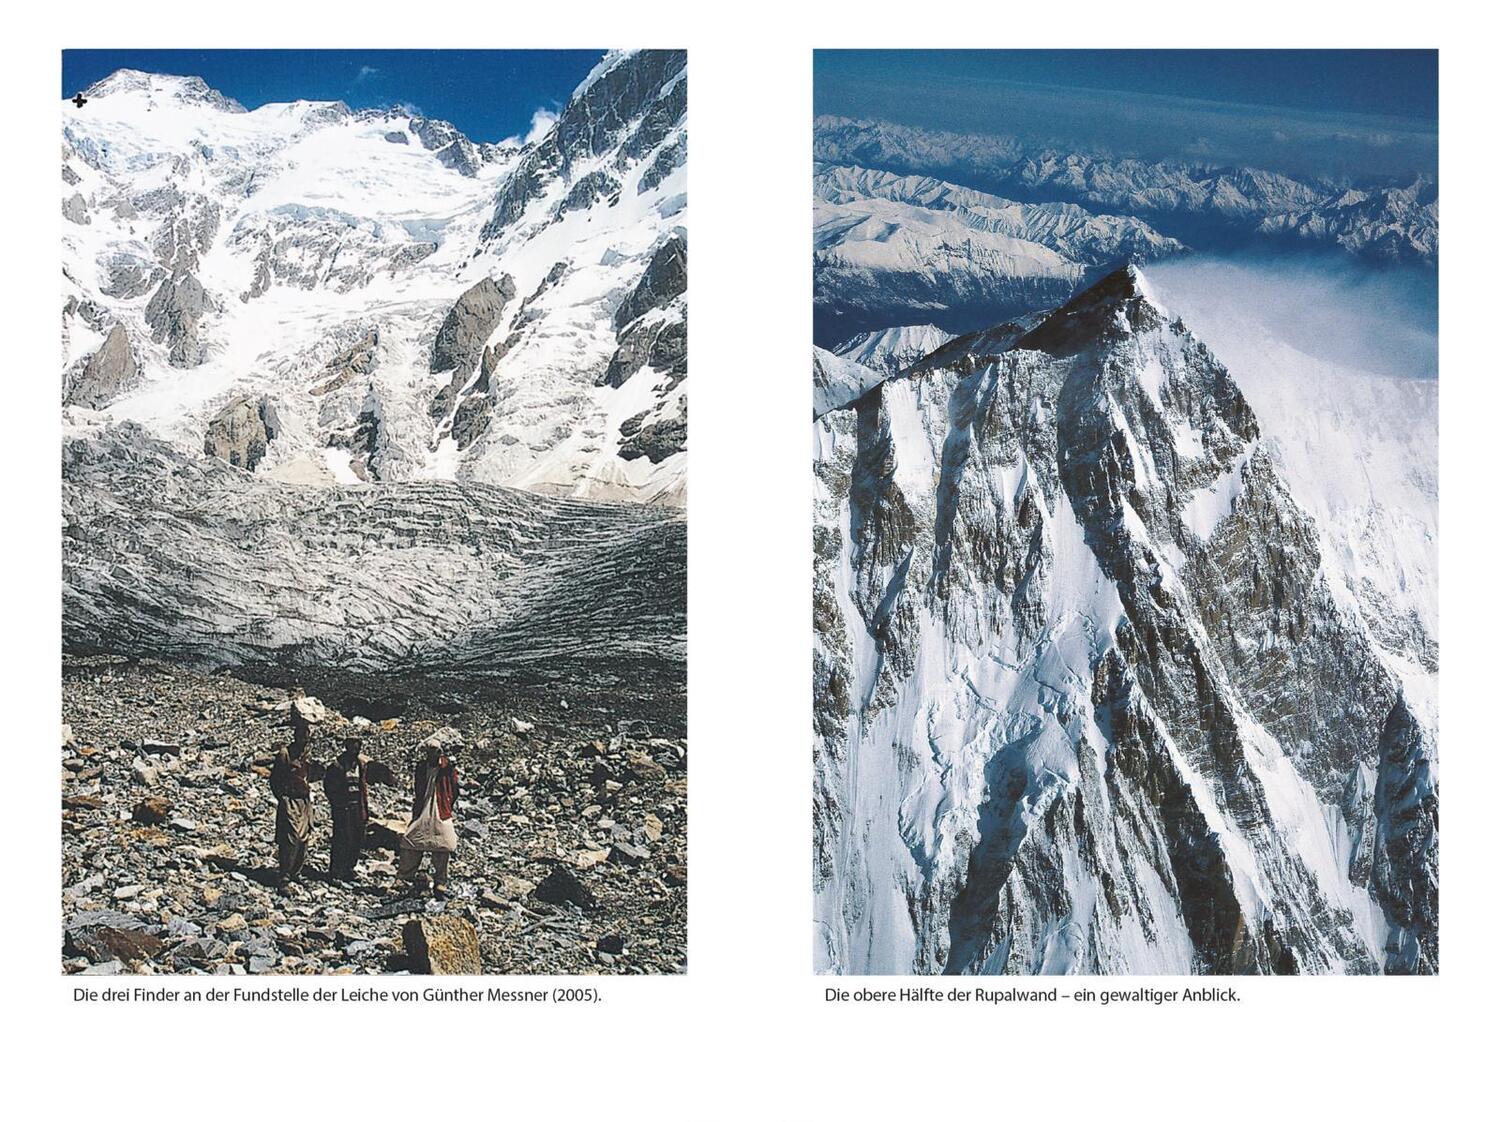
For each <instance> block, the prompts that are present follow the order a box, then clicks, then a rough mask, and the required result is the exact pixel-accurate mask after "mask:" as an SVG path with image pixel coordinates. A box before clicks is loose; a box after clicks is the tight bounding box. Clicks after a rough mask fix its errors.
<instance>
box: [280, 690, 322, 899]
mask: <svg viewBox="0 0 1500 1122" xmlns="http://www.w3.org/2000/svg"><path fill="white" fill-rule="evenodd" d="M290 719H291V726H292V742H291V744H289V745H286V746H283V747H282V749H281V751H279V752H277V753H276V761H275V763H273V764H272V765H271V794H273V795H275V796H276V866H277V873H278V877H277V883H278V885H279V887H280V888H281V889H282V891H286V889H287V888H288V886H290V885H291V883H292V882H293V881H294V880H296V879H297V877H298V876H299V875H300V874H301V872H302V865H303V863H304V862H305V861H306V860H307V842H308V839H309V838H310V837H311V836H312V788H311V786H310V784H309V780H310V778H312V768H313V763H312V759H311V757H310V756H309V755H308V751H307V748H308V744H309V743H311V740H312V726H311V725H310V724H309V723H308V721H307V719H306V718H305V717H304V716H303V715H302V714H301V712H299V711H298V709H297V707H296V706H295V705H294V706H293V707H292V711H291V718H290Z"/></svg>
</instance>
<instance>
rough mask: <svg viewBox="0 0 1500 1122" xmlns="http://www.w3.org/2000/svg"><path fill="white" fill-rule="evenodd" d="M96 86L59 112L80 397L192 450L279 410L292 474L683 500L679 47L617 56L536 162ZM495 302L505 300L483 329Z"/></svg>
mask: <svg viewBox="0 0 1500 1122" xmlns="http://www.w3.org/2000/svg"><path fill="white" fill-rule="evenodd" d="M85 94H86V96H87V98H88V101H87V104H86V105H84V106H83V107H82V108H78V107H75V106H74V105H73V104H71V103H70V102H65V103H64V104H63V106H62V111H63V117H64V128H63V168H62V175H63V180H64V183H63V216H64V219H65V222H64V294H63V295H64V315H63V349H64V362H63V391H64V400H65V402H66V403H68V404H75V405H81V406H87V407H91V408H98V409H102V410H103V411H104V412H105V413H106V414H107V415H108V416H109V417H111V418H113V419H115V420H118V421H127V420H128V421H136V422H138V423H140V424H141V425H143V426H144V427H145V428H146V429H147V430H148V431H149V432H151V433H153V434H154V435H157V436H160V437H162V438H164V439H166V440H168V441H169V442H170V443H172V444H173V445H174V446H176V447H177V448H179V449H180V450H183V451H185V452H191V453H194V454H196V453H198V452H200V451H201V449H202V448H203V447H204V445H205V437H206V435H207V434H208V433H209V431H210V429H211V428H212V427H213V426H214V424H215V422H216V421H217V420H218V419H219V418H220V417H221V416H223V415H225V414H227V413H230V412H232V411H234V410H236V409H237V408H239V407H240V403H241V402H242V401H244V400H250V401H254V402H260V401H265V402H268V403H269V404H270V406H271V407H272V408H273V409H274V411H275V413H276V415H277V416H278V417H279V419H280V422H281V424H280V430H279V432H278V434H277V435H276V436H275V437H274V438H273V439H271V440H270V441H269V443H268V444H267V447H266V449H265V453H264V455H263V456H262V457H261V458H260V459H259V460H258V463H257V466H256V468H255V470H256V472H257V474H263V475H268V476H271V477H273V478H277V479H284V480H292V481H297V482H303V483H315V484H321V485H331V484H334V483H348V482H350V481H358V480H360V479H368V480H371V481H385V482H399V481H408V480H418V479H456V480H461V481H472V482H486V483H500V484H508V485H512V486H520V487H524V488H527V489H530V490H534V491H538V492H545V493H551V494H558V495H568V496H574V497H581V498H594V499H607V500H626V501H638V502H653V503H662V504H668V505H678V504H680V503H682V502H683V501H684V498H685V478H686V475H685V472H686V409H687V404H686V392H687V390H686V378H685V376H686V195H685V166H684V165H685V154H686V73H685V58H684V56H683V54H682V52H675V51H640V52H615V53H611V54H610V55H609V56H606V58H604V59H603V60H601V62H600V64H599V66H598V67H596V68H595V71H594V73H593V74H591V75H590V77H589V78H588V79H586V80H585V82H583V83H581V84H580V86H579V89H578V91H577V93H575V95H574V97H573V98H572V100H570V102H569V104H568V105H567V106H565V107H564V109H563V111H562V113H561V114H560V116H559V119H558V120H557V122H555V124H554V126H553V128H552V129H551V130H550V132H549V133H548V134H547V135H546V136H544V137H543V138H541V139H540V140H539V141H537V142H536V143H535V144H533V145H529V146H516V145H513V144H499V145H496V144H484V143H475V142H473V141H471V140H470V139H469V138H467V137H465V136H463V135H462V133H460V132H459V131H458V130H457V129H455V128H454V127H453V126H452V125H450V124H448V123H446V122H443V121H435V120H431V119H425V118H421V117H414V116H412V115H411V114H409V113H407V112H405V111H403V110H399V109H392V110H388V111H385V110H380V111H376V110H361V111H351V110H350V109H349V108H348V107H347V106H345V105H344V104H342V103H340V102H293V103H288V104H271V105H264V106H261V107H259V108H257V109H255V110H252V111H249V112H246V111H245V110H244V108H243V107H242V106H239V105H238V104H236V103H234V102H232V101H231V100H230V99H228V98H224V97H223V96H222V95H220V94H218V93H217V92H215V91H213V90H211V89H209V88H208V87H207V86H206V85H205V84H204V83H203V82H202V81H201V80H200V79H196V78H181V77H172V76H165V75H150V74H143V73H141V72H138V71H120V72H118V73H116V74H114V75H112V76H111V77H109V78H107V79H105V80H104V81H102V82H100V83H97V84H96V85H95V86H94V87H92V88H91V89H90V90H88V91H85ZM669 246H670V247H674V248H672V249H668V248H667V247H669ZM664 255H665V256H666V257H669V258H671V260H672V262H673V264H674V266H675V267H672V268H664V267H662V266H660V265H659V264H657V263H658V262H659V261H660V260H661V259H662V258H663V256H664ZM653 265H656V270H655V275H652V274H653ZM485 284H489V285H493V286H495V287H496V288H497V289H500V290H504V289H507V288H508V289H510V290H511V291H512V295H509V296H507V297H506V298H505V299H504V300H503V301H494V302H493V303H494V304H495V306H493V307H489V306H487V307H485V308H484V309H482V310H481V311H479V312H475V310H474V309H472V308H471V307H470V306H469V305H470V304H473V303H475V302H476V299H477V298H471V299H469V300H468V303H466V302H465V301H466V294H469V293H472V292H474V290H475V289H476V288H480V291H481V292H483V291H486V290H485V289H484V288H483V287H482V286H484V285H485ZM642 292H644V293H645V297H644V298H642V296H641V293H642ZM627 304H629V305H630V306H631V307H633V308H634V309H635V312H636V314H635V317H634V319H633V320H632V321H631V322H630V323H617V322H616V320H617V310H618V309H619V308H620V307H622V306H624V305H627ZM455 317H456V318H457V319H459V320H461V321H462V322H463V325H464V328H465V330H466V331H467V332H468V334H469V335H470V336H472V338H469V339H467V340H466V343H467V344H468V345H467V346H466V347H464V348H462V349H461V354H460V356H459V358H460V359H461V361H456V362H453V363H448V364H446V365H445V364H444V363H443V362H440V361H439V359H440V356H439V355H438V354H437V353H436V350H441V349H442V348H443V346H444V345H445V344H444V343H443V342H441V341H440V340H439V336H440V334H441V333H442V330H443V325H444V324H445V323H447V322H449V321H450V320H452V319H454V318H455ZM636 321H642V322H640V323H637V322H636ZM632 327H634V328H635V330H634V332H633V333H632V332H631V331H630V329H631V328H632ZM627 334H629V335H630V338H626V337H625V336H626V335H627ZM106 344H108V346H106ZM627 344H629V345H627ZM622 351H623V352H624V353H621V352H622ZM642 432H645V433H646V434H647V435H646V436H645V437H642V436H641V433H642Z"/></svg>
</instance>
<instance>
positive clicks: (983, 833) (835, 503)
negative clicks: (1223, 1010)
mask: <svg viewBox="0 0 1500 1122" xmlns="http://www.w3.org/2000/svg"><path fill="white" fill-rule="evenodd" d="M1012 334H1013V333H1012ZM971 342H973V343H975V346H974V348H973V349H966V348H965V346H964V345H963V343H964V341H963V340H957V341H955V343H954V344H949V345H948V346H947V347H945V348H943V349H942V350H941V351H940V352H938V353H937V354H935V355H934V356H932V357H931V358H930V359H928V360H927V361H925V362H923V363H919V364H917V365H916V366H914V367H912V368H911V369H909V370H908V371H906V372H905V373H903V374H900V375H897V376H895V377H892V378H888V379H886V380H884V381H882V382H880V383H879V384H877V385H875V386H874V387H873V388H871V389H870V390H868V391H867V392H866V393H865V394H864V395H863V396H862V397H860V398H859V399H858V400H857V401H855V402H854V403H853V404H852V405H851V406H849V407H847V408H843V409H834V410H832V411H830V412H829V413H827V414H825V415H824V416H823V417H822V418H821V419H820V420H819V422H818V425H817V431H818V440H819V449H820V452H819V457H818V461H817V465H816V474H817V482H818V507H817V509H818V517H817V522H816V531H815V535H814V559H815V571H814V575H815V583H814V590H815V591H814V618H815V625H816V635H817V645H816V654H815V660H814V681H815V697H816V711H815V729H816V731H817V734H818V746H817V752H816V773H817V785H816V789H815V814H814V821H815V830H816V838H817V858H816V863H815V873H816V883H817V885H818V895H819V905H818V914H819V917H820V920H821V921H822V925H823V927H822V929H823V930H824V931H825V940H826V941H825V943H824V946H823V950H822V954H823V959H824V966H825V967H826V968H828V969H833V970H849V971H854V972H867V971H874V972H885V971H895V972H919V973H920V972H930V973H937V972H948V973H978V972H984V973H999V972H1010V973H1038V972H1057V971H1065V970H1066V971H1072V972H1079V973H1115V972H1136V973H1143V972H1149V973H1215V974H1234V973H1292V972H1298V973H1301V972H1307V973H1326V972H1337V971H1347V972H1379V971H1388V972H1407V971H1423V970H1435V969H1436V908H1437V880H1436V853H1437V838H1436V832H1437V818H1436V800H1437V790H1436V780H1435V776H1434V775H1433V774H1432V770H1433V769H1432V768H1431V766H1430V761H1431V758H1432V756H1431V752H1432V749H1431V742H1430V739H1429V734H1428V733H1427V731H1426V730H1425V729H1424V728H1423V726H1422V724H1421V722H1420V721H1419V720H1418V719H1417V718H1416V717H1415V716H1414V715H1413V713H1412V711H1411V710H1410V709H1409V708H1408V707H1407V705H1406V703H1405V701H1404V699H1403V696H1402V685H1401V682H1400V681H1399V680H1398V679H1397V678H1396V677H1395V676H1394V674H1393V673H1392V672H1391V671H1390V670H1389V669H1387V668H1386V666H1385V664H1384V663H1383V662H1382V660H1381V659H1380V657H1379V655H1378V652H1377V649H1376V644H1375V642H1374V640H1373V638H1372V636H1371V633H1370V632H1369V630H1368V629H1367V628H1366V627H1365V625H1364V624H1363V623H1362V622H1361V620H1360V619H1359V618H1358V616H1357V615H1354V614H1352V613H1349V612H1347V611H1345V610H1343V609H1342V608H1341V607H1340V603H1339V601H1338V599H1337V597H1336V596H1335V595H1334V592H1333V590H1332V589H1330V587H1329V586H1328V585H1327V583H1326V581H1325V578H1324V576H1323V567H1322V564H1321V558H1320V556H1319V552H1318V536H1317V532H1316V527H1315V526H1313V525H1312V524H1311V522H1310V520H1309V518H1308V516H1307V515H1305V514H1304V513H1303V512H1302V510H1301V509H1300V508H1299V507H1298V506H1297V504H1296V503H1295V502H1293V501H1292V499H1291V496H1290V494H1289V493H1288V491H1287V489H1286V487H1285V485H1284V484H1283V483H1282V481H1281V480H1280V478H1279V477H1278V475H1277V472H1276V469H1275V467H1274V465H1273V463H1272V461H1271V458H1270V456H1269V454H1268V453H1267V451H1266V450H1265V448H1264V447H1263V445H1262V443H1261V434H1260V430H1259V425H1258V423H1257V420H1256V418H1255V416H1254V414H1253V412H1252V411H1251V410H1250V408H1249V406H1248V404H1247V403H1246V402H1245V400H1244V398H1243V396H1242V395H1241V394H1240V392H1239V389H1238V387H1237V386H1236V385H1235V383H1234V381H1233V379H1232V378H1231V377H1230V374H1229V372H1228V371H1227V370H1226V369H1225V368H1224V367H1223V366H1222V365H1221V364H1220V363H1219V362H1218V361H1217V360H1216V359H1215V358H1214V356H1213V355H1212V354H1211V353H1209V352H1208V350H1207V349H1206V348H1205V347H1203V345H1202V344H1201V343H1200V342H1198V340H1196V339H1195V338H1194V337H1193V336H1192V335H1191V334H1190V333H1189V332H1188V330H1187V329H1186V327H1185V326H1184V325H1183V324H1182V323H1180V322H1174V321H1170V320H1169V319H1168V317H1166V316H1165V315H1164V314H1163V313H1162V312H1161V311H1160V310H1159V309H1158V308H1157V307H1156V306H1155V305H1153V304H1152V303H1151V302H1150V301H1149V300H1148V299H1147V298H1146V297H1145V295H1144V294H1143V292H1142V291H1141V288H1140V282H1139V278H1138V277H1137V275H1136V274H1135V273H1134V272H1133V271H1130V270H1122V271H1121V272H1119V273H1117V274H1113V275H1111V276H1110V277H1107V278H1106V279H1104V280H1103V281H1101V282H1100V283H1099V284H1098V285H1096V286H1095V287H1094V288H1092V289H1090V290H1088V291H1086V292H1084V293H1082V294H1081V295H1079V296H1078V297H1076V298H1075V299H1073V300H1072V301H1070V302H1069V303H1068V304H1067V305H1065V306H1064V307H1063V308H1061V309H1059V310H1058V311H1057V312H1055V313H1053V314H1052V315H1051V316H1049V317H1047V318H1046V319H1045V320H1044V321H1043V322H1042V323H1041V324H1040V325H1038V326H1035V327H1034V328H1032V329H1031V330H1029V331H1026V332H1025V333H1023V334H1022V335H1021V336H1020V338H1019V339H1017V340H1016V341H1014V343H1013V344H1012V345H1011V346H1010V347H1009V348H1008V349H1003V350H1000V351H998V352H997V351H995V350H994V349H992V348H991V347H989V346H987V345H984V342H985V341H984V339H982V338H975V339H973V340H971ZM846 573H847V574H849V575H848V576H847V577H846V576H845V575H844V574H846ZM892 807H900V808H901V809H900V812H899V815H898V814H896V813H894V812H893V811H892V810H891V809H890V808H892ZM893 900H894V901H895V903H894V905H893V904H892V901H893Z"/></svg>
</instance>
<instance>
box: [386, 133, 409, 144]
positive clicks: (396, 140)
mask: <svg viewBox="0 0 1500 1122" xmlns="http://www.w3.org/2000/svg"><path fill="white" fill-rule="evenodd" d="M385 139H386V140H387V141H389V142H390V143H391V144H410V143H411V140H410V139H409V138H408V137H407V135H406V134H405V133H404V132H388V133H386V134H385Z"/></svg>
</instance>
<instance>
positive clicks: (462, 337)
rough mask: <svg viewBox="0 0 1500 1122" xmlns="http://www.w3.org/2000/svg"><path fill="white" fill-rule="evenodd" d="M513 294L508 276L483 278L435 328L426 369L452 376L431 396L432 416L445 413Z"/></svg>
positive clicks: (498, 323)
mask: <svg viewBox="0 0 1500 1122" xmlns="http://www.w3.org/2000/svg"><path fill="white" fill-rule="evenodd" d="M515 295H516V284H515V281H513V280H512V279H511V278H510V277H509V276H508V275H507V276H503V277H501V278H500V280H499V282H496V281H495V280H493V279H491V278H490V277H485V278H484V279H483V280H481V281H480V282H479V283H478V284H475V285H474V286H473V287H472V288H470V289H468V290H467V291H466V292H465V293H464V294H463V295H462V296H460V297H459V298H458V300H457V301H455V303H454V305H453V307H452V309H451V310H450V311H449V312H448V315H447V316H446V317H445V318H444V319H443V323H442V326H441V327H439V328H438V333H437V338H436V339H434V340H433V344H432V360H431V363H430V367H429V368H430V369H431V371H432V372H433V373H434V374H441V373H444V372H446V371H452V372H453V374H452V378H451V379H450V380H449V382H448V384H447V385H446V386H444V387H443V388H442V389H441V390H440V391H439V392H438V394H437V396H436V397H435V398H434V399H433V402H432V407H431V408H432V415H433V416H434V417H442V416H446V415H447V413H448V410H449V409H450V408H452V405H453V399H454V398H455V397H456V396H457V394H458V391H459V390H460V389H461V388H462V387H463V385H464V383H465V382H467V381H468V380H469V378H470V376H471V375H472V374H473V373H474V369H475V367H476V366H478V365H479V360H480V358H481V357H482V356H483V354H484V346H485V343H486V342H488V341H489V337H490V335H491V333H493V332H494V330H495V328H496V327H498V326H499V325H500V317H501V315H502V314H503V313H504V311H505V306H506V305H507V304H508V303H510V301H511V300H512V299H514V298H515Z"/></svg>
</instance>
